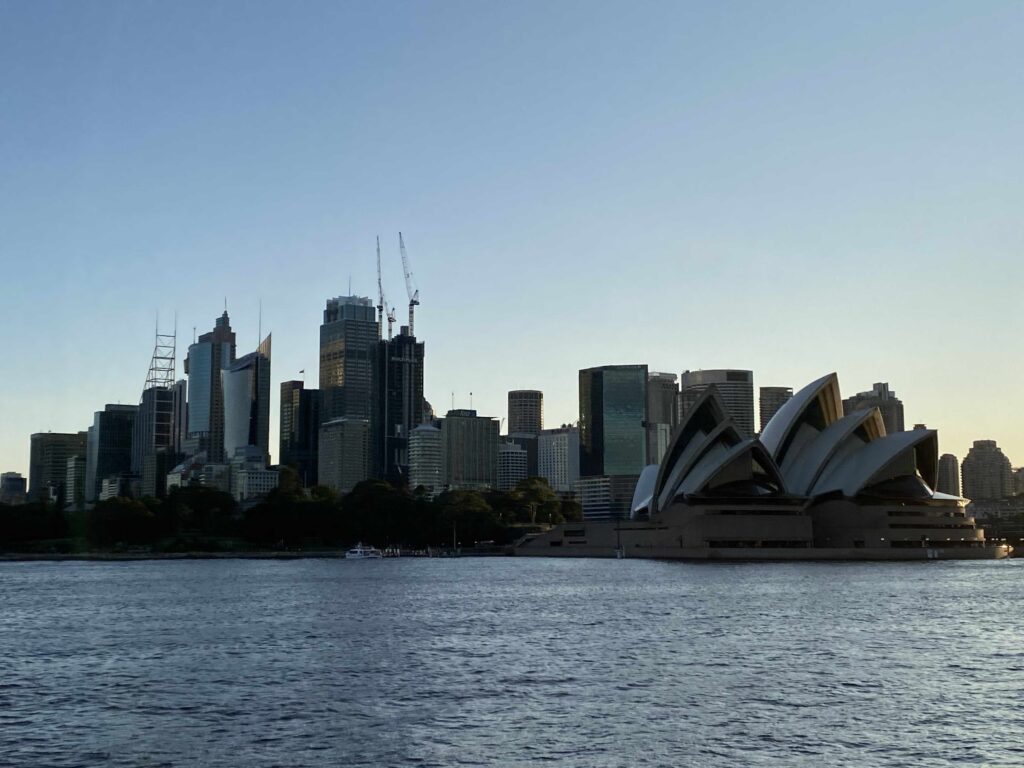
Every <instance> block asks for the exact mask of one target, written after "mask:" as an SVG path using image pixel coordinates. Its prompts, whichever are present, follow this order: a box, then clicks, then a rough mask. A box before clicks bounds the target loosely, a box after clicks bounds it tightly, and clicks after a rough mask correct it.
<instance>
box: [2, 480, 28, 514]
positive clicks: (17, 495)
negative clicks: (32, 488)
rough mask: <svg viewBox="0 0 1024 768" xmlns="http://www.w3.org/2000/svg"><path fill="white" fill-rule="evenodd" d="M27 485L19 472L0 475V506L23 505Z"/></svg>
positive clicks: (26, 494) (26, 493)
mask: <svg viewBox="0 0 1024 768" xmlns="http://www.w3.org/2000/svg"><path fill="white" fill-rule="evenodd" d="M27 496H28V485H27V483H26V482H25V478H24V477H22V476H21V473H20V472H4V473H3V474H2V475H0V504H7V505H9V506H12V507H13V506H19V505H21V504H24V503H25V500H26V498H27Z"/></svg>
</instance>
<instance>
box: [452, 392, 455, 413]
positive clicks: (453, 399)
mask: <svg viewBox="0 0 1024 768" xmlns="http://www.w3.org/2000/svg"><path fill="white" fill-rule="evenodd" d="M452 410H453V411H454V410H455V393H454V392H452Z"/></svg>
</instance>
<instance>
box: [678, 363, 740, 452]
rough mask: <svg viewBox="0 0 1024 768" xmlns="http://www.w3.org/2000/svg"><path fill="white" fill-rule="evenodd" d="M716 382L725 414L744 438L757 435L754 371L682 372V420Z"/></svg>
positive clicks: (680, 384) (680, 390)
mask: <svg viewBox="0 0 1024 768" xmlns="http://www.w3.org/2000/svg"><path fill="white" fill-rule="evenodd" d="M712 384H714V386H715V389H717V390H718V394H719V395H721V396H722V402H723V403H724V404H725V410H726V413H728V414H729V416H730V417H731V418H732V421H733V424H735V425H736V429H738V430H739V432H740V434H742V435H744V436H745V437H753V435H754V374H753V373H752V372H751V371H740V370H724V369H723V370H711V371H683V375H682V376H681V377H680V379H679V405H680V407H679V419H680V421H682V419H684V418H686V414H687V413H689V412H690V407H691V406H692V405H693V404H694V403H696V402H697V398H699V397H700V396H701V393H702V392H704V390H705V389H707V388H708V387H709V386H711V385H712Z"/></svg>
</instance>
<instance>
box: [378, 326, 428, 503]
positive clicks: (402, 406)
mask: <svg viewBox="0 0 1024 768" xmlns="http://www.w3.org/2000/svg"><path fill="white" fill-rule="evenodd" d="M424 349H425V347H424V344H423V342H421V341H416V337H415V336H412V335H410V334H409V328H408V326H405V325H403V326H401V328H400V330H399V334H398V335H397V336H395V337H394V338H391V339H387V340H381V341H378V342H377V343H376V345H375V352H376V358H375V360H374V381H373V394H374V399H373V419H372V424H373V456H374V459H373V475H374V476H375V477H381V478H386V479H388V480H390V481H391V482H393V483H400V484H405V483H406V482H408V479H409V434H410V433H411V432H412V430H413V428H415V427H416V426H418V425H420V424H422V423H423V402H424V401H423V358H424Z"/></svg>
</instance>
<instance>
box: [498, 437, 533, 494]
mask: <svg viewBox="0 0 1024 768" xmlns="http://www.w3.org/2000/svg"><path fill="white" fill-rule="evenodd" d="M526 467H527V460H526V450H525V449H524V448H523V447H522V446H521V445H517V444H516V443H513V442H505V443H502V444H501V445H500V446H499V447H498V490H499V491H511V490H512V489H514V488H515V487H516V486H517V485H519V483H521V482H522V481H523V480H525V479H526V478H527V470H526Z"/></svg>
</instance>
